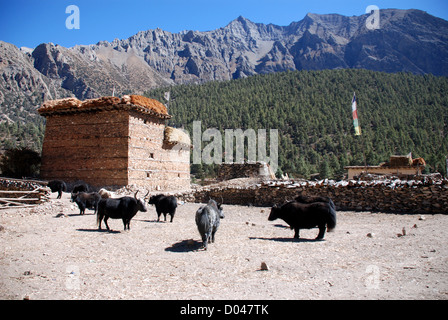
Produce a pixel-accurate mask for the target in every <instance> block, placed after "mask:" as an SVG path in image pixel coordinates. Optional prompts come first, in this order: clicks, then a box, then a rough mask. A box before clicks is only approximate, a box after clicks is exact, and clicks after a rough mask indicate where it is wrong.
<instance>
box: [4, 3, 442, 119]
mask: <svg viewBox="0 0 448 320" xmlns="http://www.w3.org/2000/svg"><path fill="white" fill-rule="evenodd" d="M368 16H369V15H368V14H364V15H360V16H352V17H348V16H343V15H339V14H326V15H321V14H314V13H308V14H307V15H306V16H305V17H304V18H303V19H302V20H300V21H296V22H291V23H290V24H289V25H288V26H278V25H275V24H263V23H255V22H252V21H250V20H249V19H247V18H245V17H243V16H239V17H238V18H236V19H234V20H233V21H231V22H229V23H228V24H227V25H226V26H224V27H221V28H219V29H215V30H211V31H192V30H185V31H181V32H179V33H171V32H168V31H164V30H162V29H159V28H157V29H153V30H146V31H140V32H138V33H136V34H135V35H133V36H131V37H129V38H127V39H121V40H120V39H115V40H113V41H111V42H108V41H99V42H97V43H96V44H91V45H76V46H73V47H70V48H65V47H62V46H59V45H55V44H52V43H43V44H40V45H39V46H37V47H36V48H34V49H32V51H31V50H29V49H27V48H24V49H23V50H20V49H18V48H17V47H15V46H13V45H11V44H7V43H5V42H1V41H0V111H1V112H2V114H3V115H2V118H1V119H0V121H16V120H21V121H23V120H24V119H25V118H26V112H25V113H24V114H22V115H19V116H17V115H15V113H17V112H16V111H15V110H16V109H17V107H18V105H19V107H21V108H22V109H24V110H25V111H27V112H29V114H30V116H35V112H34V114H33V109H35V108H37V107H38V105H39V104H40V103H42V102H43V101H45V100H48V99H57V98H62V97H67V96H75V97H77V98H78V99H82V100H83V99H89V98H96V97H99V96H107V95H111V94H112V92H113V91H115V92H116V93H117V94H127V93H136V94H141V93H143V92H145V91H146V90H149V89H151V88H156V87H161V86H170V85H176V84H185V83H204V82H207V81H213V80H229V79H238V78H244V77H247V76H252V75H255V74H266V73H272V72H281V71H288V70H321V69H341V68H342V69H345V68H355V69H357V68H363V69H369V70H374V71H385V72H392V73H393V72H401V71H403V72H411V73H414V74H425V73H432V74H434V75H439V76H440V75H442V76H447V75H448V22H447V21H445V20H443V19H440V18H437V17H434V16H431V15H429V14H428V13H426V12H424V11H420V10H416V9H409V10H398V9H383V10H381V11H380V21H381V23H380V28H379V29H378V30H368V29H367V28H366V19H367V18H368ZM25 84H27V85H28V87H27V88H26V90H25V89H24V85H25Z"/></svg>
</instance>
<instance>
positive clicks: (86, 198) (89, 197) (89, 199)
mask: <svg viewBox="0 0 448 320" xmlns="http://www.w3.org/2000/svg"><path fill="white" fill-rule="evenodd" d="M100 200H101V196H100V194H99V193H97V192H91V193H86V192H78V193H72V200H71V201H72V202H76V204H77V205H78V208H79V214H84V213H85V212H86V208H87V209H93V210H94V213H93V214H96V213H97V211H98V204H99V202H100Z"/></svg>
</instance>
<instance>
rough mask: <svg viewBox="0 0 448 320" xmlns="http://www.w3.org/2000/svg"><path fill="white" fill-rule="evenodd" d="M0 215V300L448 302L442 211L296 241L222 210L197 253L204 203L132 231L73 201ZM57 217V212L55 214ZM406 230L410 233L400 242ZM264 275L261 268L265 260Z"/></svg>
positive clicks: (245, 210)
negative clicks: (210, 240) (101, 227)
mask: <svg viewBox="0 0 448 320" xmlns="http://www.w3.org/2000/svg"><path fill="white" fill-rule="evenodd" d="M55 197H56V194H53V195H52V199H51V201H50V202H48V203H46V204H43V205H40V206H38V207H35V208H31V209H15V210H6V211H5V210H3V211H0V299H24V298H25V299H174V300H177V299H182V300H185V299H199V300H203V299H225V300H240V299H244V300H247V299H255V300H269V299H276V300H283V299H444V300H445V299H447V298H448V247H447V243H448V241H447V240H448V233H447V232H446V230H447V228H448V215H425V216H420V215H396V214H383V213H370V212H338V222H337V227H336V229H335V230H334V232H331V233H327V234H326V235H325V240H324V241H314V240H313V239H314V238H315V237H316V235H317V233H318V230H317V229H311V230H303V231H302V232H301V237H302V239H300V240H294V239H293V238H292V237H293V234H294V232H293V231H292V230H290V229H289V228H288V227H287V226H286V224H285V223H284V222H283V221H281V220H277V221H273V222H270V221H268V220H267V217H268V215H269V211H270V208H260V207H241V206H232V205H224V213H225V219H223V220H222V221H221V226H220V229H219V230H218V232H217V234H216V242H215V243H214V244H210V245H209V249H208V250H207V251H203V250H198V249H199V247H200V242H199V240H200V236H199V233H198V231H197V229H196V224H195V221H194V216H195V211H196V210H197V208H198V207H199V206H200V204H191V203H189V204H184V205H181V206H180V207H179V208H178V211H177V213H176V216H175V218H174V222H173V223H169V222H168V223H165V222H159V223H157V222H156V213H155V208H154V207H153V206H149V205H148V212H146V213H142V212H139V213H138V214H137V215H136V216H135V218H134V219H133V220H132V221H131V230H130V231H123V224H122V222H121V220H109V225H110V227H111V228H112V229H113V230H115V231H113V232H105V231H102V232H100V231H98V230H97V226H96V216H94V215H93V211H90V210H87V214H86V215H84V216H80V215H78V213H79V211H78V208H77V207H75V205H73V204H72V203H70V202H69V200H68V197H69V195H68V194H65V195H64V197H63V199H60V200H57V199H55ZM60 214H62V215H61V217H57V216H58V215H60ZM403 228H404V229H405V235H403ZM263 262H264V263H265V264H266V266H267V268H268V270H261V265H262V263H263Z"/></svg>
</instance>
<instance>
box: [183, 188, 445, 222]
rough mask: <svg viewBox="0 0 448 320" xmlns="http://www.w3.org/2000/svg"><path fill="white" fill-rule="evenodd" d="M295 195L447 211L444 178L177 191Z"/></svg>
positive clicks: (245, 200) (230, 197) (277, 198)
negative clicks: (436, 179)
mask: <svg viewBox="0 0 448 320" xmlns="http://www.w3.org/2000/svg"><path fill="white" fill-rule="evenodd" d="M298 195H320V196H327V197H330V198H331V199H332V200H333V202H334V203H335V205H336V207H337V209H338V210H350V211H378V212H379V211H381V212H396V213H420V214H422V213H428V214H435V213H442V214H448V209H447V208H448V180H446V179H441V180H439V181H431V180H430V181H414V180H412V181H405V180H393V181H354V180H351V181H339V182H326V181H321V182H276V181H271V182H264V183H259V184H256V185H252V186H249V187H232V188H226V187H210V186H209V187H204V188H200V189H198V190H195V191H193V192H190V193H184V194H178V197H179V198H180V199H183V200H184V201H195V202H201V203H204V202H207V201H208V199H210V198H212V199H216V200H217V201H219V202H221V201H223V202H224V204H236V205H255V206H272V205H274V204H282V203H284V202H286V201H289V200H293V199H294V198H295V197H297V196H298Z"/></svg>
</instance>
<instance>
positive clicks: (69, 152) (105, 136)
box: [41, 109, 190, 191]
mask: <svg viewBox="0 0 448 320" xmlns="http://www.w3.org/2000/svg"><path fill="white" fill-rule="evenodd" d="M164 129H165V120H164V119H160V118H158V117H154V116H152V115H150V114H142V113H139V112H136V111H133V110H122V109H118V110H115V109H113V110H99V111H98V110H97V111H95V112H78V113H76V112H75V113H69V114H62V115H59V114H55V115H51V116H47V126H46V131H45V138H44V144H43V150H42V167H41V176H42V178H43V179H46V180H52V179H60V180H64V181H66V182H74V181H78V180H83V181H85V182H87V183H88V184H91V185H92V186H95V187H111V188H116V187H122V186H127V185H137V186H141V187H144V188H146V189H148V190H150V191H154V190H161V191H163V190H189V189H190V149H189V148H183V149H182V150H178V148H176V146H171V147H168V146H166V145H165V144H164Z"/></svg>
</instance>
